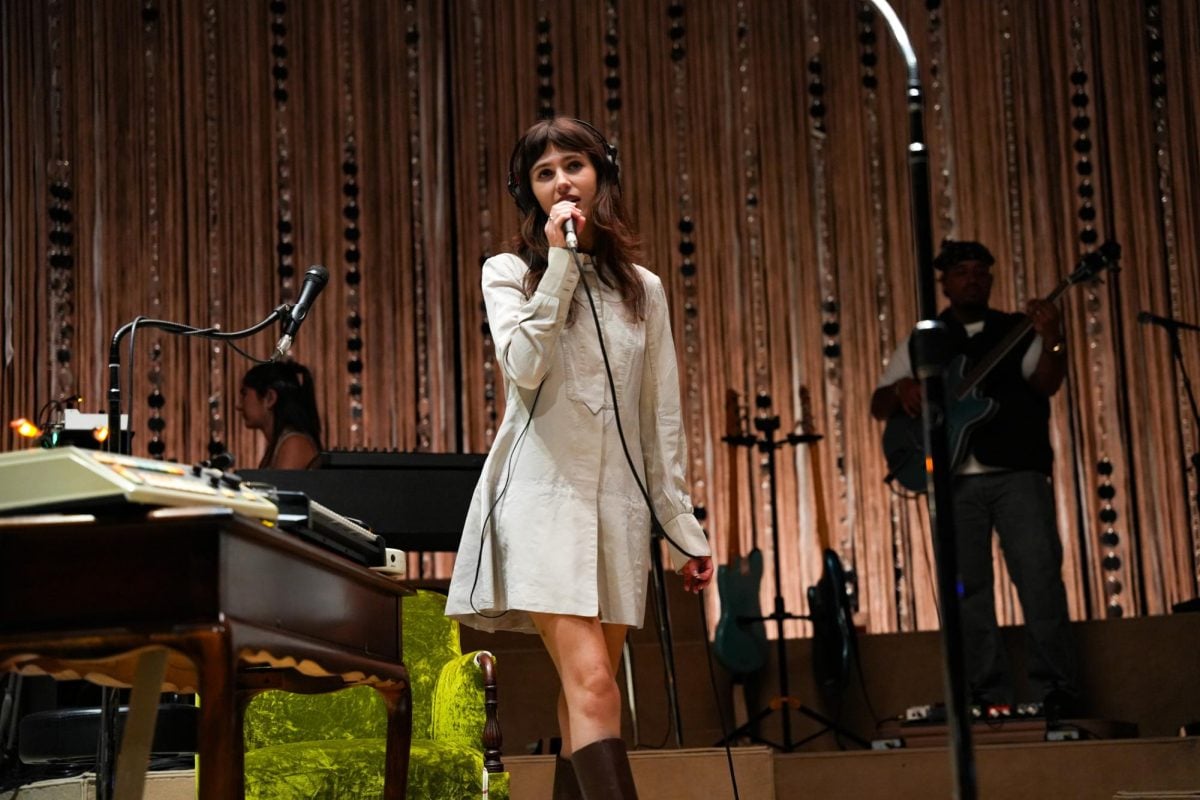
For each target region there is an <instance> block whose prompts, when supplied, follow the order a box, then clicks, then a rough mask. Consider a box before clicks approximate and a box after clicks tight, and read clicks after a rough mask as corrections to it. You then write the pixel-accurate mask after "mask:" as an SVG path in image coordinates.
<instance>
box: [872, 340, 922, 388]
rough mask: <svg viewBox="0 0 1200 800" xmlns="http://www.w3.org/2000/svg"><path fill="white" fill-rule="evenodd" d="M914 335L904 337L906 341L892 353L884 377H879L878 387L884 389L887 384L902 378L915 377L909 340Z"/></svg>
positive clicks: (889, 384)
mask: <svg viewBox="0 0 1200 800" xmlns="http://www.w3.org/2000/svg"><path fill="white" fill-rule="evenodd" d="M911 336H912V334H909V335H908V336H905V337H904V341H902V342H901V343H900V346H899V347H897V348H896V350H895V352H894V353H892V357H891V358H890V359H888V363H887V367H886V368H885V369H884V370H883V375H882V377H880V378H879V384H878V385H877V386H876V387H875V388H876V389H882V388H883V387H885V386H891V385H892V384H893V383H895V382H896V381H898V380H900V379H901V378H911V377H913V369H912V357H911V356H909V354H908V340H909V338H910V337H911Z"/></svg>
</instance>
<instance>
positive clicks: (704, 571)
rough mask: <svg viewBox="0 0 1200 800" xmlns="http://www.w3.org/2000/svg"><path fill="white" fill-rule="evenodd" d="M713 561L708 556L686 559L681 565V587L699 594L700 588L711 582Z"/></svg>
mask: <svg viewBox="0 0 1200 800" xmlns="http://www.w3.org/2000/svg"><path fill="white" fill-rule="evenodd" d="M712 576H713V562H712V559H711V558H709V557H708V556H701V557H699V558H692V559H688V562H687V563H686V564H684V565H683V588H684V589H687V590H688V591H689V592H691V593H692V594H700V592H701V590H703V589H705V588H707V587H708V585H709V584H710V583H712Z"/></svg>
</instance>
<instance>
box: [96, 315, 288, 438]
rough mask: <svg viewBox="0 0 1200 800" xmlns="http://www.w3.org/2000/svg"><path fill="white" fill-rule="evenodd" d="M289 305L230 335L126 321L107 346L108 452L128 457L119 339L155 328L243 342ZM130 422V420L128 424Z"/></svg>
mask: <svg viewBox="0 0 1200 800" xmlns="http://www.w3.org/2000/svg"><path fill="white" fill-rule="evenodd" d="M291 310H292V308H291V306H289V305H288V304H287V303H283V304H282V305H280V306H277V307H276V308H275V310H274V311H272V312H271V313H270V314H268V315H267V317H266V318H265V319H263V320H262V321H261V322H258V323H256V324H254V325H253V326H251V327H249V328H246V329H245V330H240V331H230V332H229V333H225V332H222V331H221V330H220V329H218V328H195V327H192V326H191V325H185V324H183V323H181V322H171V321H170V320H163V319H143V318H141V317H139V318H137V319H135V320H134V321H133V322H127V323H125V324H124V325H122V326H121V327H120V328H118V329H117V332H116V333H114V334H113V338H112V342H111V344H109V347H108V439H107V440H106V442H105V443H106V445H107V446H106V447H105V450H107V451H108V452H110V453H119V454H122V455H129V452H128V451H129V448H128V447H126V444H127V443H126V442H122V438H121V340H122V339H124V338H125V336H126V334H129V333H131V332H133V331H136V330H137V329H138V328H155V329H157V330H162V331H167V332H168V333H177V334H179V335H181V336H198V337H200V338H202V339H221V340H226V341H228V340H233V339H245V338H246V337H247V336H252V335H254V334H256V333H258V332H259V331H261V330H262V329H263V328H265V327H267V326H268V325H270V324H271V323H273V322H275V321H276V320H280V319H284V318H285V317H287V315H288V314H289V313H291ZM131 422H132V421H131Z"/></svg>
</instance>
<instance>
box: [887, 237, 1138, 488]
mask: <svg viewBox="0 0 1200 800" xmlns="http://www.w3.org/2000/svg"><path fill="white" fill-rule="evenodd" d="M1120 257H1121V246H1120V245H1118V244H1117V243H1116V242H1111V241H1109V242H1105V243H1104V244H1102V245H1100V248H1099V249H1098V250H1096V251H1095V252H1092V253H1088V254H1087V255H1086V256H1084V257H1083V259H1082V260H1081V261H1080V262H1079V264H1078V266H1076V267H1075V271H1074V272H1072V273H1071V274H1070V275H1068V276H1067V277H1066V278H1064V279H1063V280H1062V282H1060V283H1059V284H1058V286H1056V287H1055V288H1054V291H1052V292H1051V293H1050V294H1049V295H1048V296H1047V297H1046V300H1047V302H1051V303H1052V302H1054V301H1056V300H1057V299H1058V298H1059V296H1060V295H1062V293H1063V292H1065V291H1066V290H1067V288H1068V287H1069V286H1073V285H1074V284H1076V283H1081V282H1083V281H1088V280H1094V279H1095V278H1096V277H1097V276H1098V275H1099V274H1100V273H1101V272H1103V271H1104V270H1106V269H1115V268H1116V264H1117V261H1118V259H1120ZM1032 327H1033V323H1032V322H1031V321H1030V320H1029V319H1028V318H1026V319H1025V320H1023V321H1022V322H1021V323H1020V324H1019V325H1017V326H1015V327H1014V328H1013V329H1012V330H1011V331H1009V332H1008V335H1006V336H1005V337H1004V338H1003V339H1001V340H1000V341H999V342H998V343H997V344H996V346H995V347H993V348H992V349H991V350H989V351H988V352H987V354H986V355H984V357H983V358H982V359H980V360H979V363H977V364H975V366H974V367H972V368H971V370H970V371H969V372H968V371H967V358H966V356H962V355H960V356H957V357H956V358H955V359H954V360H952V361H951V362H950V364H949V366H948V367H947V368H946V374H945V385H946V407H947V413H946V443H947V450H948V452H949V456H950V469H951V470H954V469H956V468H957V467H958V466H959V464H961V463H962V462H963V460H964V459H965V458H966V457H967V453H968V441H969V439H970V436H971V432H972V431H974V430H975V429H976V428H978V427H979V426H980V425H982V424H983V423H984V422H986V421H988V420H989V419H991V418H992V417H993V416H994V415H995V413H996V411H997V409H998V408H999V406H998V405H997V403H996V401H995V400H993V399H991V398H990V397H985V396H984V395H982V394H981V393H980V392H979V384H980V383H982V382H983V379H984V378H986V377H987V376H988V374H989V373H991V371H992V370H993V369H994V368H995V367H996V365H997V364H999V363H1000V361H1001V360H1003V359H1004V357H1005V356H1006V355H1008V353H1009V352H1010V351H1011V350H1012V349H1013V348H1014V347H1015V346H1016V345H1017V343H1018V342H1020V341H1021V339H1022V338H1024V337H1025V334H1027V333H1028V332H1029V330H1030V329H1031V328H1032ZM883 455H884V458H886V459H887V465H888V476H887V480H889V481H890V480H892V479H893V478H895V479H896V480H898V481H899V482H900V485H901V486H903V487H904V488H906V489H908V490H909V491H912V492H924V491H925V489H926V485H925V484H926V473H925V434H924V428H923V426H922V422H921V418H920V417H910V416H909V415H908V414H906V413H904V412H903V411H900V412H899V413H897V414H894V415H892V417H891V418H890V419H889V420H888V421H887V425H886V426H885V427H884V429H883Z"/></svg>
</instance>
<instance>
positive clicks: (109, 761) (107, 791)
mask: <svg viewBox="0 0 1200 800" xmlns="http://www.w3.org/2000/svg"><path fill="white" fill-rule="evenodd" d="M290 312H291V306H289V305H288V304H287V303H284V304H282V305H280V306H278V307H276V308H275V310H274V311H272V312H271V313H270V314H268V315H267V317H266V318H265V319H264V320H262V321H261V322H259V323H256V324H255V325H253V326H251V327H249V328H246V329H245V330H240V331H231V332H229V333H223V332H222V331H220V330H219V329H217V328H195V327H192V326H191V325H184V324H183V323H180V322H171V321H169V320H162V319H142V318H140V317H139V318H138V319H135V320H134V321H133V322H129V323H126V324H125V325H122V326H121V327H120V328H118V329H117V332H116V333H114V334H113V338H112V343H111V344H110V345H109V349H108V434H109V435H108V438H107V439H106V440H105V450H106V451H107V452H109V453H117V454H120V455H130V453H129V449H130V448H129V447H128V445H129V444H131V442H132V437H123V436H122V431H121V340H122V339H123V338H125V336H126V334H130V333H132V332H134V331H136V330H137V329H138V328H141V327H145V328H155V329H157V330H163V331H167V332H168V333H177V334H180V335H182V336H198V337H200V338H202V339H223V340H233V339H244V338H246V337H247V336H252V335H253V334H255V333H258V332H259V331H261V330H262V329H263V328H265V327H267V326H268V325H270V324H271V323H273V322H275V320H278V319H283V318H285V317H286V316H287V315H288V314H289V313H290ZM118 692H119V690H117V689H113V688H111V687H102V688H101V691H100V738H99V741H98V742H97V745H96V798H97V800H112V797H113V794H114V791H115V788H116V787H115V786H114V782H115V780H116V770H115V769H114V767H115V762H116V756H117V747H116V742H117V714H118V711H119V703H118V698H119V694H118Z"/></svg>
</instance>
